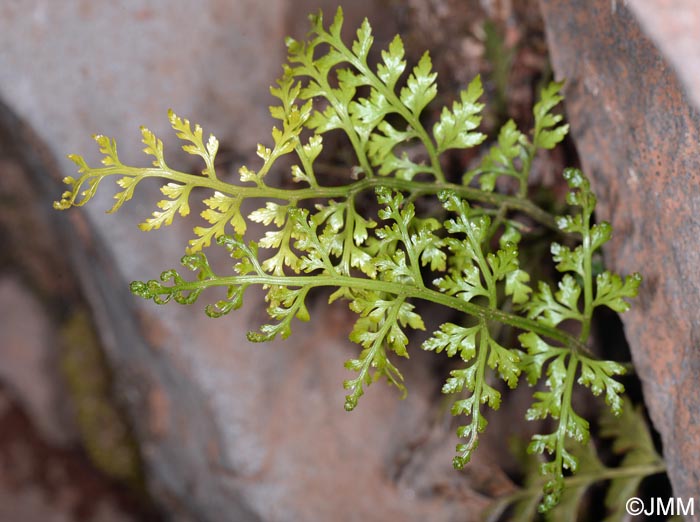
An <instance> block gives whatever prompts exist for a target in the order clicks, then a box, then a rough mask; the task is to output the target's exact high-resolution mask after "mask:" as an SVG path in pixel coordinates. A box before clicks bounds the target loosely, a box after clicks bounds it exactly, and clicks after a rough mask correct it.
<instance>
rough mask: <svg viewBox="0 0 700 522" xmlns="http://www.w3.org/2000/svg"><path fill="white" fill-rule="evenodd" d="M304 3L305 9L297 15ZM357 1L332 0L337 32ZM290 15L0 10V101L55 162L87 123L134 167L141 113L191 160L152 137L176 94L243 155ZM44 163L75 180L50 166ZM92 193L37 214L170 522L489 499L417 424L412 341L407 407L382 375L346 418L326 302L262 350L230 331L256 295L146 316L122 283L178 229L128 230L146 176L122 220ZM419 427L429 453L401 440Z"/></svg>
mask: <svg viewBox="0 0 700 522" xmlns="http://www.w3.org/2000/svg"><path fill="white" fill-rule="evenodd" d="M312 4H313V5H312ZM323 4H324V7H325V8H326V9H325V10H326V12H327V13H330V12H332V11H333V10H334V7H331V6H330V5H329V4H332V2H323ZM316 5H318V3H315V2H306V3H305V4H304V6H303V7H304V10H305V11H304V12H307V11H308V10H313V8H314V7H315V6H316ZM370 5H374V4H373V3H372V2H370V1H366V2H357V3H353V7H347V9H346V19H347V25H348V27H350V28H352V27H357V26H358V25H359V24H358V21H359V19H361V17H362V16H364V15H365V14H366V13H365V10H367V9H368V8H369V6H370ZM375 7H376V6H375ZM377 9H378V7H377ZM300 12H301V10H300V8H299V7H298V6H297V4H296V3H294V4H293V3H291V2H283V1H282V0H271V1H267V2H259V1H253V0H241V1H235V2H234V1H224V0H205V1H202V2H197V3H192V2H185V1H182V0H181V1H177V2H171V1H165V0H158V1H155V2H151V3H149V7H147V8H146V7H142V6H141V5H140V4H138V3H135V2H131V3H129V2H126V3H101V4H99V7H97V4H94V3H91V2H81V1H77V0H76V1H67V2H62V3H61V4H60V5H59V4H57V3H50V2H45V1H39V0H34V1H30V2H25V3H23V4H22V6H21V8H20V7H19V5H18V4H14V3H4V4H3V5H2V6H1V7H0V20H2V22H0V23H2V25H3V27H2V30H0V49H2V52H0V97H2V98H3V100H4V101H5V102H6V103H8V104H9V105H10V106H11V107H12V108H13V110H14V111H16V112H17V113H18V114H19V116H20V117H21V118H22V119H24V120H25V121H26V122H28V123H29V125H30V126H31V127H32V128H33V129H34V131H35V132H36V133H37V134H38V136H39V138H40V139H41V140H42V141H43V142H44V143H46V144H47V145H48V146H49V149H50V151H49V152H50V153H52V154H53V155H54V156H55V157H59V158H63V155H64V154H65V153H67V152H78V153H81V154H84V155H85V156H86V158H87V159H88V161H90V162H92V163H93V164H94V163H95V162H96V161H97V157H98V156H97V153H96V150H95V149H96V147H95V144H94V143H93V142H92V141H91V140H90V138H89V137H90V135H91V134H93V133H96V132H98V133H104V134H105V135H108V136H111V137H114V138H116V140H117V142H118V143H119V147H120V149H119V150H120V157H121V158H122V160H123V161H124V163H126V164H141V165H143V164H145V162H147V161H148V160H147V159H145V158H144V157H143V155H142V154H141V153H140V149H141V148H142V145H141V144H140V143H139V142H138V127H139V125H141V124H147V125H148V126H149V128H151V130H153V131H154V132H155V133H156V134H157V135H158V136H159V137H161V138H163V140H164V142H165V143H166V154H168V155H170V157H171V158H172V159H171V161H169V163H170V164H172V165H173V166H177V167H179V168H181V169H183V170H187V169H190V168H194V167H195V164H194V163H192V162H191V159H190V158H186V157H183V156H184V155H183V154H180V155H179V156H178V154H177V151H175V150H174V147H172V146H170V150H168V147H169V145H168V144H173V143H175V138H174V136H173V133H172V131H169V130H168V128H167V118H166V111H167V108H168V107H172V108H174V109H175V110H176V112H177V113H179V114H180V115H182V116H187V117H190V118H191V119H195V118H196V120H197V122H198V123H200V124H202V126H203V127H204V129H205V132H213V133H215V134H216V135H217V136H218V137H219V139H220V140H221V142H222V143H224V144H227V145H228V154H229V156H230V163H231V166H232V167H235V166H237V165H238V164H240V163H242V162H245V163H249V164H254V162H255V157H254V155H253V154H252V152H253V151H254V150H255V143H256V142H257V141H266V139H267V137H269V132H270V121H269V118H268V114H267V105H268V104H269V103H270V102H271V101H272V99H271V97H270V96H269V94H268V86H269V85H270V84H271V83H272V82H273V80H274V78H275V77H276V76H277V74H278V73H279V71H280V64H281V63H282V60H283V52H284V46H283V41H284V36H285V34H286V33H287V32H291V33H294V34H296V35H299V36H301V35H303V34H304V32H305V31H306V22H305V21H304V22H303V26H302V25H298V24H299V22H300V18H302V17H300ZM304 18H305V17H304ZM288 24H290V26H288ZM28 35H29V36H28ZM8 126H10V127H15V126H16V127H17V128H19V127H20V125H19V124H16V123H10V124H8ZM18 146H20V147H25V146H26V147H27V148H29V147H30V146H31V145H30V143H28V142H24V143H20V144H19V145H18ZM42 165H43V166H42ZM42 165H39V166H38V167H37V168H36V169H34V172H33V173H32V174H33V176H34V179H33V181H34V182H35V183H36V185H37V200H42V201H43V204H44V205H45V208H46V209H50V204H51V201H52V200H53V199H56V197H57V196H58V195H59V194H60V192H61V191H62V190H63V189H62V187H61V186H60V184H59V183H58V182H57V179H58V178H60V175H54V176H52V177H51V176H50V173H49V172H48V171H47V169H45V168H44V167H45V166H46V165H45V164H42ZM57 168H58V170H59V171H61V174H62V175H68V174H74V165H72V163H70V162H68V161H67V160H65V159H60V160H59V161H58V165H57ZM104 188H105V189H106V190H102V191H101V192H100V193H99V194H98V197H97V200H96V201H94V202H93V203H92V204H91V205H88V207H86V211H85V212H84V213H83V212H81V211H78V210H74V211H71V212H70V213H66V214H56V213H53V212H52V213H51V216H50V217H49V218H47V219H48V221H49V222H51V223H52V224H53V225H54V226H55V229H56V234H57V237H58V238H59V244H60V245H65V253H64V254H65V255H66V256H67V257H68V258H69V259H70V261H71V265H72V266H73V268H74V270H76V272H77V274H78V277H79V278H80V280H81V282H82V285H83V288H84V291H85V292H86V294H87V298H88V300H89V301H90V305H91V310H92V312H93V314H94V316H95V319H96V321H97V324H98V328H99V331H100V334H101V337H102V342H103V344H104V346H105V348H106V351H107V354H108V356H109V359H110V361H111V363H112V365H113V367H114V370H115V379H116V382H115V385H116V388H117V391H118V392H119V394H120V396H122V397H123V400H124V402H125V403H126V404H127V405H128V407H129V411H130V413H131V416H132V418H133V419H134V421H135V428H136V435H137V437H138V439H139V441H140V444H141V450H142V452H143V458H144V461H145V465H146V468H147V471H148V478H149V481H150V484H149V485H150V488H151V490H152V491H153V492H155V494H156V496H157V497H158V498H159V499H160V501H161V502H162V503H163V504H165V505H166V507H167V509H168V511H169V513H170V516H171V519H172V520H197V521H219V520H236V521H240V522H246V521H254V520H280V521H281V520H284V521H287V520H289V521H295V520H304V521H307V520H308V521H313V520H332V519H336V518H337V517H338V513H343V514H344V515H343V518H344V519H345V520H370V519H372V520H406V521H411V520H416V521H418V520H421V521H422V520H435V521H441V520H444V521H448V520H457V519H458V520H475V519H476V518H477V516H478V511H479V509H480V508H481V507H483V506H484V505H485V504H486V503H487V502H488V491H487V490H488V487H487V486H485V485H484V484H482V482H483V478H482V477H483V476H484V475H486V474H488V476H489V481H491V482H494V481H493V477H494V473H493V472H484V468H482V467H480V464H479V462H478V460H477V461H475V462H474V466H472V467H471V468H470V469H471V471H470V472H468V473H465V474H456V473H454V472H453V471H452V467H451V453H452V450H453V448H454V444H455V442H456V440H455V438H454V436H453V435H450V436H449V437H448V436H446V435H445V433H446V432H445V430H442V431H440V430H438V431H437V435H434V434H432V432H431V430H430V426H432V425H433V424H435V423H436V421H435V420H434V418H433V417H434V413H433V408H432V406H433V402H432V401H433V398H434V396H435V394H436V386H437V383H433V382H432V381H431V380H430V379H429V378H426V375H427V374H428V373H429V371H430V369H429V365H428V364H421V363H420V361H421V357H422V355H421V354H419V353H417V354H415V355H414V356H413V357H414V359H413V362H414V364H412V365H411V366H410V368H409V369H408V370H407V371H406V377H407V380H408V385H409V388H410V389H411V394H410V396H409V398H408V399H407V400H406V401H403V402H401V401H398V400H397V399H398V397H397V394H396V392H395V391H394V390H392V389H389V388H388V387H386V386H382V385H381V384H378V385H375V386H373V387H372V389H371V391H369V392H368V393H367V394H366V395H365V397H364V398H363V401H362V404H361V405H360V407H359V408H358V409H357V411H356V412H354V413H353V414H352V415H349V414H347V413H346V412H345V411H344V410H343V403H344V390H343V389H342V381H343V380H344V379H345V378H347V373H346V371H345V370H344V368H343V362H344V361H345V360H346V359H348V358H350V357H351V354H354V353H356V352H357V347H356V346H354V345H351V344H350V343H349V342H348V341H347V340H346V339H347V333H348V331H349V326H350V325H351V322H350V319H349V317H348V312H347V310H346V308H345V305H343V304H338V305H337V306H334V307H330V308H329V307H327V306H326V305H325V304H324V299H325V296H319V301H318V303H317V304H316V306H315V309H314V310H313V311H312V312H313V313H312V317H314V318H315V320H314V322H313V323H311V325H310V326H308V325H305V324H296V325H295V328H296V331H295V335H294V337H293V338H292V340H290V341H287V342H276V343H271V344H269V345H265V346H255V345H251V344H250V343H248V342H247V341H246V339H245V333H246V331H247V330H249V329H254V328H255V327H256V326H257V325H258V324H259V323H260V321H261V319H262V317H261V306H262V302H261V299H260V296H259V295H258V296H256V295H254V294H253V293H252V292H251V293H250V295H247V296H246V297H247V298H248V299H247V301H248V303H247V305H246V307H244V308H243V309H242V310H239V311H238V312H237V313H235V314H232V315H230V316H229V317H227V318H226V319H224V320H219V321H214V320H211V319H208V318H207V317H205V316H204V314H203V312H202V305H201V304H200V305H197V306H196V307H192V308H184V307H179V306H166V307H162V308H158V309H156V307H155V305H154V304H153V303H150V302H145V301H142V300H140V299H138V298H135V297H133V296H132V295H131V294H130V293H129V292H128V290H127V282H128V280H131V279H148V278H152V277H157V276H158V274H159V272H160V271H161V270H163V269H166V268H171V267H175V266H178V260H179V258H180V256H181V255H182V253H183V248H184V245H185V244H186V242H187V239H189V238H190V235H191V224H184V223H182V222H179V223H176V224H174V225H173V226H172V227H170V229H169V230H166V231H159V232H154V233H151V234H150V235H148V236H144V235H143V234H142V233H141V232H139V231H138V229H137V228H136V226H135V225H136V224H137V223H138V222H140V221H142V220H143V219H144V218H145V217H147V216H148V215H149V214H150V213H151V212H152V211H153V210H154V205H153V202H154V201H155V197H156V187H155V186H151V187H147V186H145V184H144V187H143V189H144V190H142V191H140V193H138V194H137V196H136V197H135V198H134V200H133V201H131V202H130V203H129V204H128V205H126V206H125V207H124V208H123V209H122V210H121V211H120V214H121V215H120V216H119V218H115V217H114V216H105V215H104V213H103V210H104V209H105V208H109V206H111V194H110V191H109V190H108V189H107V187H106V186H105V187H104ZM49 212H51V211H49ZM86 217H87V219H86ZM59 275H60V274H59ZM443 426H444V424H443ZM449 433H451V430H449ZM436 438H437V439H439V440H438V441H435V439H436ZM445 439H447V440H445ZM426 440H427V441H428V442H429V443H430V444H428V450H426V451H423V452H416V450H415V448H416V447H420V446H421V445H424V444H426V443H425V441H426ZM437 442H439V444H438V443H437ZM433 447H434V448H438V449H433ZM434 454H437V456H436V457H435V458H433V455H434ZM407 455H408V456H407ZM415 455H419V457H418V458H414V456H415ZM406 470H409V471H408V472H407V471H406ZM426 470H427V472H426V473H423V471H426ZM476 491H480V492H482V493H483V494H482V493H477V492H476Z"/></svg>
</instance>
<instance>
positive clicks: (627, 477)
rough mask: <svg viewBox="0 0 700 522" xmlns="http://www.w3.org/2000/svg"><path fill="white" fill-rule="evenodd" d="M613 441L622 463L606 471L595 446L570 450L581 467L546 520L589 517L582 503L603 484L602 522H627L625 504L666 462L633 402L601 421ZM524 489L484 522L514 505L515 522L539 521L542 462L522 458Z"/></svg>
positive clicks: (499, 503) (502, 500) (566, 482)
mask: <svg viewBox="0 0 700 522" xmlns="http://www.w3.org/2000/svg"><path fill="white" fill-rule="evenodd" d="M599 435H600V436H601V438H603V439H610V440H611V441H612V442H611V450H612V453H613V454H614V455H615V456H616V457H618V458H619V459H620V461H619V463H618V464H617V466H615V467H608V466H606V465H605V464H603V462H602V461H601V459H600V458H599V456H598V453H597V451H596V448H595V446H594V445H593V443H589V444H587V445H572V446H571V451H572V452H573V453H574V454H575V455H576V457H577V458H578V460H579V461H580V462H581V465H580V467H579V470H578V473H577V474H576V475H575V476H568V477H566V478H564V484H563V492H562V495H561V501H560V502H559V503H558V504H557V505H556V506H553V507H552V509H550V510H549V511H547V513H546V514H545V517H544V519H545V520H547V521H549V522H568V521H570V520H577V519H580V517H579V514H580V513H582V512H585V509H584V506H583V505H582V500H583V497H584V495H585V494H586V492H587V491H588V490H589V488H590V487H591V486H593V485H595V484H599V483H601V482H605V485H606V486H607V490H606V491H605V500H604V508H605V509H604V511H605V513H606V517H605V519H604V521H603V522H623V521H625V520H628V518H629V514H628V513H627V511H626V510H625V503H626V502H627V500H629V499H630V498H632V497H633V496H635V494H637V492H638V490H639V486H640V484H641V482H642V480H644V479H645V478H647V477H650V476H652V475H656V474H658V473H663V472H664V471H665V469H666V468H665V466H664V462H663V459H662V458H661V456H660V455H659V454H658V453H657V452H656V449H655V448H654V442H653V440H652V437H651V434H650V433H649V429H648V428H647V423H646V420H645V419H644V415H643V413H642V411H641V410H640V409H639V408H634V407H633V405H632V404H631V403H630V402H629V399H625V400H624V409H623V411H622V413H621V414H620V415H619V416H617V417H615V416H613V415H612V414H611V412H609V411H604V413H603V415H602V416H601V419H600V433H599ZM523 457H524V459H523V460H524V466H525V472H526V473H525V479H524V487H523V488H522V489H519V490H516V491H515V492H514V493H512V494H510V495H507V496H504V497H502V498H500V499H498V500H496V501H495V502H494V504H493V505H492V506H491V508H490V509H489V510H488V513H487V516H486V517H485V518H486V520H489V521H495V520H498V519H499V518H500V517H501V515H502V514H503V513H504V512H505V510H506V509H507V508H508V507H509V506H511V507H512V515H511V516H510V517H509V518H508V520H510V521H511V522H530V521H533V520H537V519H538V517H537V506H538V502H539V500H540V497H541V496H542V487H543V480H544V479H543V478H542V476H541V475H540V473H539V467H540V466H541V461H540V459H539V458H537V457H536V456H534V455H530V456H526V455H524V456H523Z"/></svg>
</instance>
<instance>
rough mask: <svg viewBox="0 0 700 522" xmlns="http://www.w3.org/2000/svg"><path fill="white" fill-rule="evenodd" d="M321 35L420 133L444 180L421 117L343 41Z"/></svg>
mask: <svg viewBox="0 0 700 522" xmlns="http://www.w3.org/2000/svg"><path fill="white" fill-rule="evenodd" d="M319 36H321V37H323V40H324V41H325V42H326V43H327V44H328V45H330V46H331V47H334V48H335V49H336V50H337V51H338V52H340V53H341V54H342V55H343V56H344V57H345V59H346V60H347V61H348V63H350V64H351V65H352V66H353V67H355V68H356V69H357V70H358V71H360V72H361V73H362V74H363V75H364V76H366V77H367V78H370V79H371V81H370V84H371V85H372V87H373V88H375V89H377V91H379V92H380V93H381V94H382V95H383V96H384V97H385V98H386V99H387V100H389V103H390V104H391V106H392V107H393V108H394V109H396V111H397V112H398V113H399V115H401V117H402V118H403V119H404V120H406V123H407V124H408V126H409V127H410V128H411V129H413V130H414V131H415V133H416V134H417V135H418V139H420V141H421V142H423V145H424V146H425V150H426V152H427V153H428V157H429V158H430V165H431V172H432V173H433V174H434V175H435V178H436V179H437V181H440V182H444V181H445V174H444V173H443V171H442V167H441V166H440V157H439V155H438V153H437V150H436V148H435V144H434V143H433V140H432V138H431V137H430V135H429V134H428V131H426V130H425V127H423V124H422V123H421V121H420V118H419V117H418V116H417V115H414V114H413V113H411V111H409V110H408V109H407V108H406V106H405V105H404V104H403V102H402V101H401V99H400V98H399V97H398V96H397V95H396V93H395V92H394V90H393V89H390V88H389V87H387V86H386V85H385V84H384V82H382V81H381V79H380V78H379V77H377V75H376V74H374V71H372V69H371V68H370V67H369V66H368V65H367V63H366V62H365V61H363V60H360V59H358V58H357V56H355V54H354V53H353V52H352V51H351V50H350V49H348V48H347V47H346V46H345V45H344V44H342V42H341V44H340V45H338V44H337V42H336V41H335V40H334V39H331V38H328V37H326V34H320V35H319Z"/></svg>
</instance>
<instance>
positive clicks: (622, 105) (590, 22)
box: [541, 0, 700, 498]
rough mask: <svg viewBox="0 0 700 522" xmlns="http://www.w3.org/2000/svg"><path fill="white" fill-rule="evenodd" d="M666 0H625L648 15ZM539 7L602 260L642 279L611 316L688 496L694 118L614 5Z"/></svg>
mask: <svg viewBox="0 0 700 522" xmlns="http://www.w3.org/2000/svg"><path fill="white" fill-rule="evenodd" d="M667 3H668V2H663V1H655V2H651V1H650V2H646V4H647V5H646V7H645V8H644V9H642V7H641V4H642V2H635V3H634V4H635V5H638V6H639V11H640V12H641V11H642V10H644V11H646V12H654V11H655V10H657V9H661V8H662V7H663V5H665V4H667ZM691 3H692V4H693V5H694V12H697V9H698V8H697V5H696V4H695V3H693V2H691ZM541 4H542V8H543V12H544V17H545V22H546V25H547V33H548V40H549V43H550V45H549V47H550V50H551V56H552V62H553V66H554V70H555V72H556V75H557V77H559V78H566V79H567V84H566V87H565V93H566V108H567V114H568V117H569V121H570V123H571V133H572V136H573V138H574V140H575V142H576V145H577V148H578V151H579V154H580V157H581V161H582V163H583V167H584V170H585V171H586V172H587V173H588V174H589V175H590V176H591V177H592V178H593V188H594V190H595V191H596V192H597V194H598V196H599V201H600V203H599V210H598V213H597V217H598V219H604V220H608V221H610V222H611V223H612V225H613V229H614V231H615V234H614V237H613V240H612V241H611V243H610V244H609V247H608V248H607V249H606V250H605V255H606V263H607V264H608V265H609V266H611V267H612V268H613V269H614V270H616V271H619V272H621V273H631V272H633V271H639V272H641V273H642V274H643V276H644V282H643V284H642V287H641V290H640V295H639V298H638V299H637V302H636V303H635V306H633V307H632V309H631V310H630V311H629V312H627V313H625V314H624V315H623V316H622V318H623V322H624V325H625V330H626V333H627V337H628V340H629V344H630V346H631V350H632V357H633V361H634V364H635V367H636V370H637V373H638V374H639V377H640V378H641V380H642V384H643V389H644V396H645V400H646V403H647V406H648V408H649V412H650V414H651V418H652V421H653V423H654V425H655V427H656V429H657V430H658V431H659V432H660V434H661V438H662V441H663V449H664V457H665V459H666V461H667V463H668V470H669V475H670V478H671V482H672V485H673V488H674V494H675V495H676V496H679V497H684V498H688V497H693V496H694V495H696V494H697V491H698V490H699V489H700V471H699V470H700V452H698V447H699V446H700V427H699V426H698V415H697V413H698V404H700V388H698V386H697V382H698V379H699V378H700V355H699V352H698V349H699V348H700V320H699V319H698V317H699V316H698V309H700V248H698V244H697V241H698V237H700V174H699V172H700V114H699V113H698V109H697V108H696V107H694V106H693V105H692V104H691V103H690V101H689V99H688V98H687V97H686V96H685V95H684V90H683V87H682V85H681V82H680V81H679V80H678V78H677V76H676V74H675V73H674V70H673V69H672V68H671V67H670V66H669V63H668V62H667V61H666V60H665V59H664V58H663V57H662V55H661V53H660V51H659V49H658V48H657V47H655V45H654V44H653V43H652V42H651V41H650V39H649V38H648V37H646V36H645V34H644V32H643V31H642V29H641V28H640V25H639V23H638V22H637V20H636V19H635V17H634V16H633V14H632V12H630V10H629V9H628V8H627V7H626V5H625V2H615V1H613V2H610V1H609V0H595V1H591V0H573V1H572V0H565V1H564V0H542V1H541ZM674 9H675V8H674ZM643 18H644V20H645V23H644V26H645V27H648V28H651V27H652V26H653V27H654V28H653V29H650V32H651V33H652V35H655V37H656V38H659V39H660V40H664V43H663V44H662V45H660V48H661V50H664V49H667V48H668V47H667V44H668V45H673V44H672V42H668V41H665V36H663V35H665V34H668V33H669V30H670V29H671V28H670V27H668V26H664V24H665V22H666V21H667V19H666V18H665V17H660V18H657V19H654V20H652V19H650V18H648V17H646V16H644V17H643ZM670 32H673V31H670ZM693 34H694V35H695V36H694V37H693V36H688V38H691V39H692V38H696V37H697V35H698V34H700V25H698V24H697V22H696V23H695V25H694V26H693ZM676 36H678V38H680V39H682V35H681V34H677V35H676ZM695 50H697V46H696V47H695ZM674 52H675V51H674ZM697 60H698V56H697V52H696V53H695V56H694V57H693V59H691V60H690V63H687V64H686V62H685V61H683V60H681V61H679V60H678V56H676V57H675V58H672V59H671V63H675V64H676V66H677V67H681V68H684V67H685V66H686V65H688V67H692V66H693V61H694V62H695V63H697ZM686 78H687V77H686ZM697 85H698V84H697V83H696V84H695V87H694V88H695V89H697Z"/></svg>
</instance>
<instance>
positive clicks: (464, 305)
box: [159, 273, 596, 359]
mask: <svg viewBox="0 0 700 522" xmlns="http://www.w3.org/2000/svg"><path fill="white" fill-rule="evenodd" d="M159 284H161V283H159ZM240 285H266V286H287V287H308V288H314V287H336V288H343V287H344V288H358V289H363V290H373V291H377V292H386V293H389V294H394V295H396V296H400V297H402V298H407V297H410V298H414V299H420V300H422V301H430V302H433V303H437V304H441V305H443V306H446V307H448V308H452V309H454V310H458V311H460V312H463V313H465V314H468V315H470V316H472V317H475V318H477V319H482V320H485V321H498V322H501V323H504V324H507V325H510V326H512V327H514V328H518V329H519V330H524V331H532V332H535V333H537V334H539V335H541V336H543V337H547V338H549V339H552V340H554V341H557V342H559V343H561V344H562V345H564V346H567V347H569V348H572V349H574V350H579V352H581V353H586V354H587V355H589V356H590V357H591V358H593V359H596V357H595V356H594V355H593V354H590V352H589V350H588V348H587V347H586V346H585V345H584V344H583V343H581V342H580V341H579V340H578V339H576V338H575V337H572V336H571V335H569V334H567V333H565V332H564V331H562V330H559V329H557V328H554V327H551V326H546V325H544V324H542V323H539V322H537V321H534V320H532V319H528V318H526V317H522V316H519V315H514V314H510V313H507V312H503V311H501V310H496V309H491V308H488V307H485V306H481V305H477V304H474V303H470V302H467V301H464V300H462V299H460V298H458V297H453V296H450V295H446V294H443V293H441V292H437V291H435V290H432V289H430V288H426V287H420V286H411V285H406V284H403V283H394V282H390V281H379V280H376V279H365V278H360V277H351V276H345V275H328V274H319V275H311V276H276V275H270V274H266V273H259V274H258V275H241V276H227V277H217V278H216V279H205V280H202V281H186V282H183V283H178V284H177V285H176V286H173V287H170V288H177V289H178V290H181V291H192V290H197V289H202V290H204V289H206V288H213V287H220V286H227V287H228V286H240ZM166 288H167V287H166Z"/></svg>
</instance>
